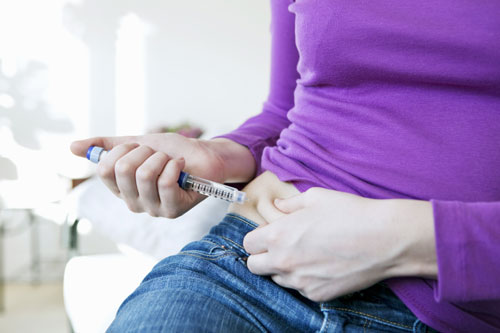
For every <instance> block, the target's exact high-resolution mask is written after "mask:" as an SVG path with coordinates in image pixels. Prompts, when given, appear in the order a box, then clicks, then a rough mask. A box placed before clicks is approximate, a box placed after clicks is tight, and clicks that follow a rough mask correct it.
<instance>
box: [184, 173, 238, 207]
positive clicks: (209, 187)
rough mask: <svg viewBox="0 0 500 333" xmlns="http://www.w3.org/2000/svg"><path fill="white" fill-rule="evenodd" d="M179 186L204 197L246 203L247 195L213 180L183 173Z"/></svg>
mask: <svg viewBox="0 0 500 333" xmlns="http://www.w3.org/2000/svg"><path fill="white" fill-rule="evenodd" d="M179 185H180V186H181V187H182V188H183V189H185V190H192V191H196V192H198V193H201V194H203V195H207V196H211V197H215V198H219V199H222V200H226V201H229V202H238V203H244V202H245V200H246V195H245V193H244V192H240V191H238V190H237V189H236V188H234V187H231V186H227V185H223V184H219V183H216V182H213V181H211V180H207V179H203V178H200V177H196V176H193V175H190V174H188V173H185V172H183V171H182V172H181V175H180V176H179Z"/></svg>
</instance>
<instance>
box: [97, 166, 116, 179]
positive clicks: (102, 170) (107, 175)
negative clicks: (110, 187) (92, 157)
mask: <svg viewBox="0 0 500 333" xmlns="http://www.w3.org/2000/svg"><path fill="white" fill-rule="evenodd" d="M97 175H98V176H99V177H100V178H102V179H111V178H114V175H115V171H114V169H113V168H110V167H108V166H106V165H104V164H102V165H99V166H98V168H97Z"/></svg>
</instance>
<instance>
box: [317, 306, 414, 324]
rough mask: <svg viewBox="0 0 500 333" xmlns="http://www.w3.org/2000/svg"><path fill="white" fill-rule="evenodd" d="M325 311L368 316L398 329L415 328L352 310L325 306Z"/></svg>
mask: <svg viewBox="0 0 500 333" xmlns="http://www.w3.org/2000/svg"><path fill="white" fill-rule="evenodd" d="M324 309H326V310H338V311H343V312H350V313H355V314H358V315H361V316H366V317H368V318H372V319H374V320H377V321H380V322H382V323H386V324H391V325H395V326H398V327H401V328H407V329H409V330H413V327H411V326H407V325H404V324H400V323H396V322H393V321H390V320H386V319H383V318H380V317H377V316H374V315H371V314H368V313H364V312H359V311H355V310H352V309H347V308H338V307H335V306H325V307H324Z"/></svg>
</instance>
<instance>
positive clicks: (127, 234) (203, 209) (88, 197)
mask: <svg viewBox="0 0 500 333" xmlns="http://www.w3.org/2000/svg"><path fill="white" fill-rule="evenodd" d="M67 205H68V209H69V210H70V211H72V212H73V213H75V214H76V216H78V217H79V218H85V219H88V220H89V221H90V222H91V223H92V227H93V228H95V230H96V231H98V232H99V233H100V234H102V235H104V236H107V237H109V238H110V239H111V240H113V241H114V242H116V243H119V244H125V245H127V246H130V247H132V248H134V249H136V250H138V251H140V252H142V253H145V254H148V255H150V256H152V257H154V258H156V259H162V258H164V257H166V256H169V255H172V254H175V253H177V252H178V251H179V250H180V249H181V248H182V247H183V246H184V245H185V244H187V243H188V242H191V241H194V240H198V239H200V238H201V237H203V235H205V234H206V233H207V232H208V231H209V230H210V228H211V227H212V226H214V225H216V224H218V223H219V222H220V221H221V219H222V218H223V217H224V215H225V214H226V211H227V208H228V206H229V203H227V202H225V201H222V200H220V199H215V198H207V199H205V200H204V201H202V202H201V203H200V204H198V205H197V206H196V207H194V208H193V209H191V210H190V211H189V212H187V213H186V214H184V215H183V216H181V217H178V218H176V219H166V218H162V217H157V218H155V217H151V216H149V215H148V214H146V213H139V214H138V213H132V212H131V211H129V209H128V208H127V205H126V204H125V203H124V202H123V201H122V200H121V199H119V198H117V197H116V196H115V195H114V194H112V193H111V192H110V191H109V190H108V189H107V188H106V187H105V186H104V184H103V183H102V182H101V180H100V179H99V178H97V177H94V178H91V179H89V180H87V181H85V182H84V183H82V184H80V185H78V186H77V187H76V188H75V189H74V190H73V191H72V193H71V194H70V196H69V197H68V201H67Z"/></svg>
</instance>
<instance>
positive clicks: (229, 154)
mask: <svg viewBox="0 0 500 333" xmlns="http://www.w3.org/2000/svg"><path fill="white" fill-rule="evenodd" d="M206 143H207V144H208V145H209V146H210V148H211V149H212V150H213V151H214V152H215V154H216V155H217V156H218V158H219V159H220V161H221V165H222V168H223V175H224V182H229V183H243V182H248V181H250V180H251V179H252V178H254V176H255V172H256V170H257V167H256V165H255V159H254V157H253V155H252V153H251V152H250V150H249V149H248V148H247V147H245V146H243V145H241V144H239V143H237V142H235V141H232V140H230V139H226V138H215V139H211V140H207V141H206Z"/></svg>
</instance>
